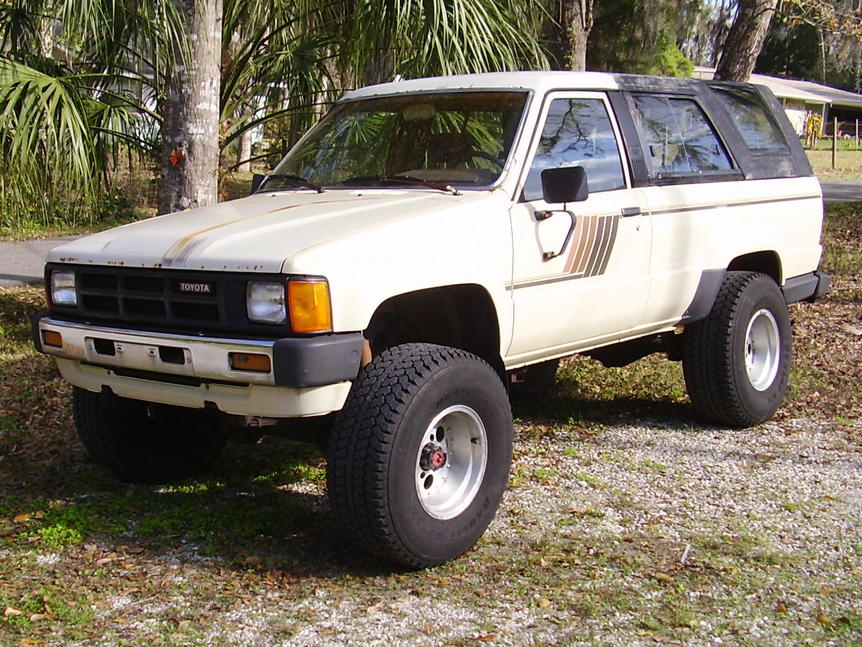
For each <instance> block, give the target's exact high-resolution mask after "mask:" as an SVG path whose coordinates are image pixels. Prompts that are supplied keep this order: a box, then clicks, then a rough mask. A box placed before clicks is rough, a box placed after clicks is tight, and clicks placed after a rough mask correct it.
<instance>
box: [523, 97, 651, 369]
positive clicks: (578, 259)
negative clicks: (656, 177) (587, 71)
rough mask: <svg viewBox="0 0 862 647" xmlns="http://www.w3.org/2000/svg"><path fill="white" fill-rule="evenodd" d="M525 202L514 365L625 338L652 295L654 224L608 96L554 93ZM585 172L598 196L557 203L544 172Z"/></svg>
mask: <svg viewBox="0 0 862 647" xmlns="http://www.w3.org/2000/svg"><path fill="white" fill-rule="evenodd" d="M541 123H542V124H543V127H542V129H541V131H540V132H538V133H537V134H536V138H535V141H534V142H533V146H532V151H533V152H532V161H531V163H530V165H529V171H528V173H527V175H526V177H525V178H524V180H523V181H522V182H523V191H522V197H521V200H520V201H519V202H518V203H517V204H515V205H514V206H513V207H512V209H511V212H510V216H511V226H512V235H513V245H514V261H513V268H512V283H511V285H510V286H509V287H510V289H511V294H512V301H513V304H514V329H513V337H512V342H511V344H510V347H509V352H508V360H509V362H529V361H532V360H536V359H541V358H547V357H549V356H551V355H555V354H556V355H565V354H567V353H569V352H575V351H577V350H584V349H587V348H589V347H592V346H597V345H600V344H602V343H607V342H609V341H613V340H615V339H619V338H622V337H625V336H626V331H627V330H629V329H631V328H633V327H634V326H635V325H637V324H638V323H639V320H640V318H641V317H642V316H643V314H644V311H645V309H646V304H647V299H648V296H649V261H650V244H651V240H650V219H649V216H648V214H647V209H646V205H647V203H646V199H645V196H644V192H643V191H642V190H641V189H633V188H631V183H630V179H629V173H628V165H627V163H626V161H625V158H624V157H623V150H624V149H623V147H622V146H621V144H620V141H621V138H620V136H619V130H618V127H617V124H616V120H615V118H614V116H613V111H612V109H611V106H610V104H609V103H608V100H607V98H606V96H605V95H604V94H603V93H597V92H555V93H552V94H550V95H549V96H548V97H547V98H546V100H545V105H544V108H543V118H542V122H541ZM564 166H581V167H583V168H584V169H585V171H586V176H587V181H588V185H589V196H588V198H587V199H586V200H584V201H582V202H571V203H567V204H548V203H547V202H545V201H544V199H543V194H542V186H541V172H542V170H544V169H546V168H559V167H564Z"/></svg>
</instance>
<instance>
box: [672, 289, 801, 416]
mask: <svg viewBox="0 0 862 647" xmlns="http://www.w3.org/2000/svg"><path fill="white" fill-rule="evenodd" d="M792 354H793V350H792V341H791V330H790V317H789V315H788V313H787V304H786V303H785V301H784V297H783V295H782V294H781V290H780V289H779V288H778V285H777V284H776V283H775V281H773V280H772V279H771V278H770V277H768V276H766V275H765V274H758V273H755V272H728V273H727V275H726V277H725V280H724V282H723V283H722V285H721V288H720V289H719V292H718V296H717V297H716V300H715V304H714V305H713V307H712V310H711V311H710V313H709V315H708V316H707V318H706V319H704V320H703V321H699V322H697V323H695V324H693V325H691V326H689V327H688V328H686V332H685V338H684V344H683V373H684V376H685V383H686V387H687V388H688V393H689V396H690V397H691V401H692V404H693V405H694V407H695V409H696V410H697V411H698V412H699V413H700V414H701V415H703V416H704V417H705V418H707V419H708V420H710V421H712V422H716V423H719V424H726V425H729V426H732V427H750V426H752V425H756V424H759V423H761V422H765V421H766V420H768V419H769V418H770V417H772V414H774V413H775V411H776V410H777V409H778V407H779V406H781V403H782V401H783V400H784V394H785V392H786V391H787V382H788V378H789V375H790V366H791V362H792Z"/></svg>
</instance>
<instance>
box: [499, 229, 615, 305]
mask: <svg viewBox="0 0 862 647" xmlns="http://www.w3.org/2000/svg"><path fill="white" fill-rule="evenodd" d="M619 222H620V216H619V215H618V214H611V215H605V216H578V218H577V222H576V224H575V232H574V234H573V235H572V240H571V249H570V250H569V255H568V257H567V258H566V262H565V264H564V265H563V272H562V273H560V274H557V275H555V276H548V277H542V278H536V279H527V280H525V281H519V282H517V283H514V284H507V285H506V289H507V290H512V289H514V290H517V289H518V288H525V287H531V286H535V285H545V284H548V283H557V282H559V281H570V280H572V279H582V278H588V277H591V276H599V275H601V274H604V273H605V270H606V269H607V267H608V262H609V261H610V258H611V253H612V252H613V249H614V243H615V242H616V239H617V231H618V230H619Z"/></svg>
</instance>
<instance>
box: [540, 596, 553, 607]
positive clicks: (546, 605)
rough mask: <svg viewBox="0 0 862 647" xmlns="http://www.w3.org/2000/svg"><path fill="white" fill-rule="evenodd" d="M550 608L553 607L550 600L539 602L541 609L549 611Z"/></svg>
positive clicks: (543, 599)
mask: <svg viewBox="0 0 862 647" xmlns="http://www.w3.org/2000/svg"><path fill="white" fill-rule="evenodd" d="M549 606H551V601H550V600H549V599H548V598H542V599H541V600H539V608H540V609H547V608H548V607H549Z"/></svg>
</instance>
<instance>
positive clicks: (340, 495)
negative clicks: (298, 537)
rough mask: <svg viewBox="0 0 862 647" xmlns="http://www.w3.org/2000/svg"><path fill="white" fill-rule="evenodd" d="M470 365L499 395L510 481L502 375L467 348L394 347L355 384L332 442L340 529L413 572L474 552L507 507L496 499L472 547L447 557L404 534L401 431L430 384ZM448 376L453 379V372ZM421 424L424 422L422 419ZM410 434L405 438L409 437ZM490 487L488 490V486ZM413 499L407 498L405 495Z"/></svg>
mask: <svg viewBox="0 0 862 647" xmlns="http://www.w3.org/2000/svg"><path fill="white" fill-rule="evenodd" d="M464 367H470V368H469V370H472V371H475V370H476V369H477V368H478V370H479V372H480V373H482V374H484V378H485V380H487V386H486V387H485V386H483V387H482V388H487V389H490V390H491V392H492V394H491V395H492V397H493V398H496V399H495V402H498V403H499V406H500V407H505V411H504V412H501V416H502V419H503V420H504V421H505V423H504V424H507V425H508V429H507V430H506V433H507V434H508V445H507V446H506V452H507V453H506V454H505V458H506V460H507V461H508V462H507V464H506V466H505V473H506V475H508V469H509V463H510V462H511V426H512V417H511V409H510V408H509V403H508V398H507V397H506V390H505V387H504V385H503V383H502V381H501V380H500V378H499V375H498V374H497V373H496V372H495V371H494V369H492V368H491V367H490V366H489V365H488V364H487V363H486V362H484V361H483V360H481V359H480V358H478V357H476V356H475V355H472V354H471V353H468V352H466V351H463V350H459V349H455V348H450V347H445V346H437V345H433V344H404V345H401V346H395V347H392V348H389V349H387V350H386V351H384V352H383V353H381V354H380V355H379V356H378V357H376V358H375V359H374V361H373V362H372V363H371V364H369V365H367V366H366V367H364V368H363V369H362V370H361V371H360V373H359V376H358V377H357V379H356V381H355V382H354V384H353V387H352V389H351V391H350V394H349V396H348V398H347V402H346V403H345V406H344V408H343V409H342V410H341V412H340V413H339V414H338V416H337V417H336V422H335V425H334V429H333V432H332V436H331V438H330V444H329V460H328V464H327V489H328V496H329V502H330V508H331V510H332V514H333V516H334V519H335V522H336V524H337V525H339V526H341V527H342V528H343V530H344V531H345V533H346V535H347V537H348V538H349V539H350V540H351V541H352V542H353V543H355V544H357V545H358V546H359V547H361V548H362V549H364V550H366V551H368V552H370V553H372V554H374V555H377V556H379V557H381V558H383V559H385V560H387V561H390V562H394V563H396V564H399V565H402V566H406V567H408V568H425V567H429V566H434V565H437V564H440V563H443V562H445V561H448V559H451V558H453V557H455V556H457V555H458V554H461V553H462V552H464V551H466V550H468V549H469V548H470V547H471V546H472V545H473V543H475V540H476V539H478V537H479V536H480V535H481V533H482V532H483V531H484V529H485V527H486V526H487V523H488V522H490V520H491V518H493V512H494V511H496V507H497V506H498V505H499V499H500V498H501V497H502V490H503V489H504V488H505V477H504V483H503V484H502V485H499V490H500V491H499V496H497V494H496V493H495V494H494V497H495V498H496V500H495V501H494V502H493V510H491V516H490V518H488V519H487V521H486V522H485V523H484V525H483V526H482V527H481V528H480V529H478V533H477V534H476V537H475V538H473V539H472V540H471V541H470V542H469V545H467V546H463V547H460V548H458V549H457V550H455V551H454V554H450V555H447V556H445V557H442V558H435V557H429V556H428V555H425V554H417V553H418V551H416V550H412V549H411V547H410V546H409V545H408V543H407V542H405V541H404V539H403V537H401V536H400V534H399V532H398V529H397V523H396V522H395V521H394V519H393V517H394V513H393V505H394V503H393V501H392V500H391V490H390V486H391V483H390V478H391V477H392V474H391V470H392V469H393V468H392V467H391V462H392V460H393V459H392V455H393V447H394V445H395V443H396V439H397V435H398V433H399V431H400V430H401V429H403V428H405V425H406V426H408V427H409V425H410V424H411V421H409V420H405V418H404V416H405V412H406V411H407V409H408V407H410V405H411V403H412V402H414V400H415V399H416V398H417V397H419V395H420V392H421V391H422V389H423V386H425V385H426V384H427V383H428V382H429V380H430V379H432V378H434V377H435V376H436V377H438V378H439V377H440V373H441V372H442V371H448V370H451V371H452V372H453V373H454V372H455V371H459V370H461V369H463V368H464ZM447 375H448V374H447ZM416 424H420V425H421V424H424V423H423V422H422V421H417V422H416ZM402 433H403V432H402ZM483 487H484V484H483ZM405 496H406V494H405Z"/></svg>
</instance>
